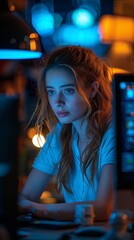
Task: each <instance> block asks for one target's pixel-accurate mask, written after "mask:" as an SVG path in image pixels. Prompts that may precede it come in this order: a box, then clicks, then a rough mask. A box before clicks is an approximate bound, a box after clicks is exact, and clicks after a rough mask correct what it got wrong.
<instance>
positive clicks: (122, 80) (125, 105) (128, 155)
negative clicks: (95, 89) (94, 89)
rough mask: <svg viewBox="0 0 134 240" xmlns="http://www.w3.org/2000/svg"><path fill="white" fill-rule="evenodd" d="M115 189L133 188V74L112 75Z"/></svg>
mask: <svg viewBox="0 0 134 240" xmlns="http://www.w3.org/2000/svg"><path fill="white" fill-rule="evenodd" d="M112 84H113V115H114V126H115V134H116V160H117V161H116V163H117V164H116V169H117V179H116V180H117V182H116V183H117V184H116V186H117V190H120V189H129V190H130V189H134V75H133V74H128V73H127V74H126V73H125V74H124V73H123V74H115V75H114V77H113V82H112Z"/></svg>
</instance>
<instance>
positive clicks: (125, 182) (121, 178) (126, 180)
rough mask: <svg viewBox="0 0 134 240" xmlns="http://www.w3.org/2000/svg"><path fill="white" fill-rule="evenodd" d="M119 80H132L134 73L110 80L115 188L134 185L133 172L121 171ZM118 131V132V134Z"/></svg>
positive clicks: (133, 79) (125, 187) (133, 80)
mask: <svg viewBox="0 0 134 240" xmlns="http://www.w3.org/2000/svg"><path fill="white" fill-rule="evenodd" d="M121 82H134V74H129V73H122V74H115V75H114V76H113V80H112V89H113V116H114V127H115V142H116V174H117V176H116V186H117V189H118V190H119V189H132V188H133V187H134V172H123V171H122V165H121V164H122V162H121V152H122V138H123V136H122V135H123V133H122V125H121V122H122V111H121V91H120V87H119V86H120V83H121ZM119 133H120V134H119Z"/></svg>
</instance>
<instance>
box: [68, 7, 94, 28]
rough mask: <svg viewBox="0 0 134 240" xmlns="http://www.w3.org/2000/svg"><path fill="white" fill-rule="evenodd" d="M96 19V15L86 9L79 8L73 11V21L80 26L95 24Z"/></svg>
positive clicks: (85, 26)
mask: <svg viewBox="0 0 134 240" xmlns="http://www.w3.org/2000/svg"><path fill="white" fill-rule="evenodd" d="M94 21H95V19H94V16H93V15H92V13H91V12H90V11H88V10H86V9H82V8H79V9H76V10H75V11H73V13H72V22H73V23H74V24H75V25H76V26H78V27H81V28H87V27H90V26H92V25H93V24H94Z"/></svg>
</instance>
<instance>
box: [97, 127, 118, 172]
mask: <svg viewBox="0 0 134 240" xmlns="http://www.w3.org/2000/svg"><path fill="white" fill-rule="evenodd" d="M115 160H116V154H115V131H114V127H113V125H110V127H109V128H108V130H107V131H106V133H105V134H104V136H103V138H102V142H101V145H100V149H99V163H100V166H101V168H102V167H103V166H104V165H106V164H115Z"/></svg>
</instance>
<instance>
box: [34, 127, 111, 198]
mask: <svg viewBox="0 0 134 240" xmlns="http://www.w3.org/2000/svg"><path fill="white" fill-rule="evenodd" d="M61 127H62V126H61V125H60V124H59V123H58V124H57V125H56V127H55V128H54V129H53V131H52V132H50V133H49V134H48V135H47V137H46V143H45V144H44V146H43V147H42V149H41V150H40V152H39V154H38V156H37V158H36V159H35V160H34V163H33V165H32V166H33V168H35V169H37V170H39V171H41V172H44V173H48V174H52V175H55V174H57V171H58V169H57V170H56V169H55V165H56V164H57V163H58V161H59V159H60V156H61V147H60V140H59V136H60V131H61ZM73 131H74V134H73V142H72V149H73V153H74V168H73V170H72V172H71V173H70V174H69V177H68V185H69V187H70V188H71V190H72V193H69V192H68V191H67V190H66V189H65V188H64V187H63V186H62V192H63V195H64V199H65V202H76V201H88V200H89V201H90V200H95V199H96V194H97V189H98V183H99V178H100V174H101V170H102V167H103V166H104V165H106V164H114V163H115V137H114V130H113V127H112V126H110V127H109V128H108V130H107V131H106V132H105V134H104V136H103V139H102V141H101V144H100V147H99V151H98V171H97V173H96V174H95V178H94V184H93V185H92V184H90V183H89V181H88V180H87V178H86V177H85V176H83V174H82V170H81V163H80V153H79V148H78V145H77V139H78V134H77V132H76V131H75V129H74V128H73ZM54 169H55V170H54ZM87 171H88V173H89V174H90V166H89V167H88V169H87ZM89 174H88V176H89Z"/></svg>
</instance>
